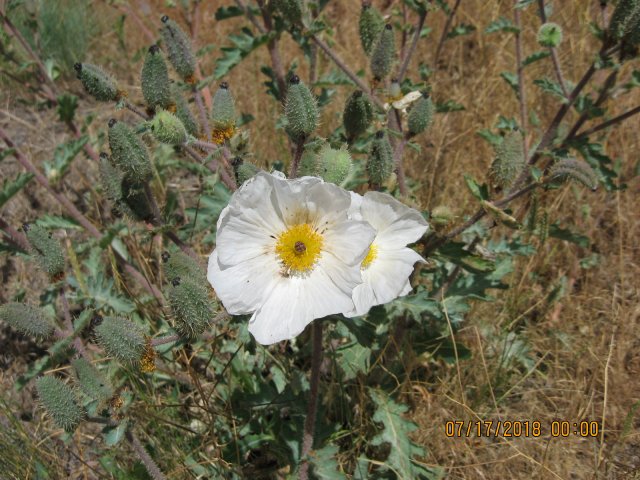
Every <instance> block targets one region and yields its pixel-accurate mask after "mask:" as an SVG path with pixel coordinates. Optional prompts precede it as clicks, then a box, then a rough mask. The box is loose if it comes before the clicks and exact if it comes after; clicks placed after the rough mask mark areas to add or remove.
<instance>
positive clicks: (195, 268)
mask: <svg viewBox="0 0 640 480" xmlns="http://www.w3.org/2000/svg"><path fill="white" fill-rule="evenodd" d="M162 262H163V272H164V276H165V278H167V279H169V280H173V279H174V278H176V277H179V278H184V279H188V280H192V281H193V282H195V283H201V284H203V285H206V284H207V275H206V272H205V270H204V269H203V268H202V266H201V265H200V264H199V263H198V261H197V260H196V259H194V258H193V257H190V256H189V255H187V254H186V253H184V252H182V251H180V250H176V251H175V252H173V253H169V252H166V251H165V252H163V253H162Z"/></svg>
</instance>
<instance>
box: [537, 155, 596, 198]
mask: <svg viewBox="0 0 640 480" xmlns="http://www.w3.org/2000/svg"><path fill="white" fill-rule="evenodd" d="M549 177H551V178H557V179H560V180H568V179H571V180H575V181H577V182H580V183H581V184H582V185H584V186H585V187H587V188H589V189H591V190H594V191H595V190H596V189H597V188H598V175H597V174H596V172H595V171H594V170H593V169H592V168H591V166H590V165H589V164H588V163H587V162H585V161H583V160H578V159H577V158H563V159H562V160H559V161H558V162H556V163H554V164H553V166H552V167H551V168H550V169H549Z"/></svg>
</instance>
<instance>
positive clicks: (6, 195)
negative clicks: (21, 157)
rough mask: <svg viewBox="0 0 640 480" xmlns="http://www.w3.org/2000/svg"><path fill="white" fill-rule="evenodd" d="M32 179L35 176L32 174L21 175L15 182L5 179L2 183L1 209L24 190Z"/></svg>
mask: <svg viewBox="0 0 640 480" xmlns="http://www.w3.org/2000/svg"><path fill="white" fill-rule="evenodd" d="M32 178H33V174H31V173H19V174H18V175H17V176H16V178H15V179H13V180H9V179H8V178H5V179H4V180H3V182H2V189H1V190H0V208H1V207H2V206H3V205H4V204H5V203H7V202H8V201H9V200H10V199H11V198H12V197H13V196H14V195H15V194H16V193H18V192H19V191H20V190H22V189H23V188H24V186H25V185H27V184H28V183H29V182H30V181H31V179H32Z"/></svg>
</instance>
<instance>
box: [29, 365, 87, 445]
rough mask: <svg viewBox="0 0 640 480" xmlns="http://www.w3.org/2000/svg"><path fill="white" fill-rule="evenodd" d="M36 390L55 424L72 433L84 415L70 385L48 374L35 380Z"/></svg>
mask: <svg viewBox="0 0 640 480" xmlns="http://www.w3.org/2000/svg"><path fill="white" fill-rule="evenodd" d="M36 390H37V391H38V397H39V398H40V402H41V403H42V405H43V406H44V408H45V410H46V411H47V413H48V414H49V415H51V417H52V418H53V421H54V422H55V423H56V425H57V426H58V427H60V428H63V429H64V430H65V431H66V432H68V433H73V431H74V430H75V429H76V428H77V427H78V425H79V424H80V421H81V420H82V418H83V417H84V410H83V409H82V407H80V406H79V405H78V403H77V402H76V400H75V395H74V392H73V390H72V389H71V387H69V386H68V385H67V384H66V383H64V382H63V381H62V380H59V379H57V378H56V377H54V376H51V375H48V376H46V377H40V378H38V379H37V380H36Z"/></svg>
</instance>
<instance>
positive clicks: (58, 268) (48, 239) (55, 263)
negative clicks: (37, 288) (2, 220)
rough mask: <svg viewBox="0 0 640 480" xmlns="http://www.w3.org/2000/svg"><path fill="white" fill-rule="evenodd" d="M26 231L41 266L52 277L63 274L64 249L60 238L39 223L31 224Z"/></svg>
mask: <svg viewBox="0 0 640 480" xmlns="http://www.w3.org/2000/svg"><path fill="white" fill-rule="evenodd" d="M24 231H25V233H26V234H27V240H29V243H30V244H31V248H32V249H33V254H34V256H35V257H36V260H37V261H38V263H39V264H40V267H41V268H42V269H43V270H44V271H45V272H47V274H48V275H49V277H50V278H55V277H57V276H59V275H61V274H62V273H63V272H64V250H63V249H62V245H60V242H59V241H58V239H56V238H53V236H52V235H51V234H50V233H49V232H47V231H46V230H45V229H44V228H42V227H40V226H38V225H29V226H28V227H27V228H24Z"/></svg>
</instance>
